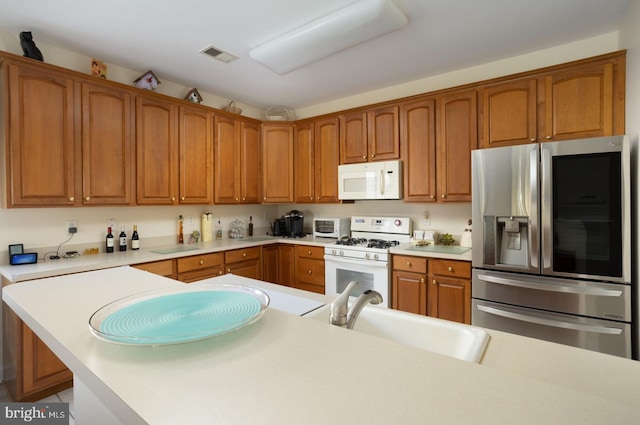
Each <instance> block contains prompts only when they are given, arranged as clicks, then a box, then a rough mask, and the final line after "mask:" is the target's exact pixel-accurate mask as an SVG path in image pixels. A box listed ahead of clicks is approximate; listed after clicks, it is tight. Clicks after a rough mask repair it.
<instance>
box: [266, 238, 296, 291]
mask: <svg viewBox="0 0 640 425" xmlns="http://www.w3.org/2000/svg"><path fill="white" fill-rule="evenodd" d="M295 278H296V275H295V247H293V246H291V245H287V244H276V245H267V246H263V247H262V280H264V281H265V282H271V283H276V284H278V285H284V286H293V284H294V281H295Z"/></svg>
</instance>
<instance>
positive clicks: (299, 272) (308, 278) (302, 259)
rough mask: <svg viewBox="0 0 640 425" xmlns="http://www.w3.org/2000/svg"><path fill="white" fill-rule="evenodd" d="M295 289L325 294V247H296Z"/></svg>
mask: <svg viewBox="0 0 640 425" xmlns="http://www.w3.org/2000/svg"><path fill="white" fill-rule="evenodd" d="M295 255H296V266H295V269H296V280H295V283H294V285H293V287H294V288H297V289H304V290H305V291H311V292H316V293H318V294H324V247H322V246H311V245H296V247H295Z"/></svg>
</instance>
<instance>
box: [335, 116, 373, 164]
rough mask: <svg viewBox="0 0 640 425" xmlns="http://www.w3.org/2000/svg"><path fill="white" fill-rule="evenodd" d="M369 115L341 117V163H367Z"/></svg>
mask: <svg viewBox="0 0 640 425" xmlns="http://www.w3.org/2000/svg"><path fill="white" fill-rule="evenodd" d="M367 128H368V127H367V113H366V112H363V111H359V112H354V113H350V114H344V115H341V116H340V163H341V164H353V163H358V162H367V160H368V154H367V149H368V148H367V144H368V142H367V140H368V138H367Z"/></svg>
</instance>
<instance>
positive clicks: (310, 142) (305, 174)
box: [293, 122, 315, 203]
mask: <svg viewBox="0 0 640 425" xmlns="http://www.w3.org/2000/svg"><path fill="white" fill-rule="evenodd" d="M313 130H314V125H313V123H309V122H307V123H302V124H296V127H295V137H294V147H293V155H294V161H293V178H294V182H295V184H294V201H295V202H296V203H313V202H315V146H314V143H315V138H314V134H313Z"/></svg>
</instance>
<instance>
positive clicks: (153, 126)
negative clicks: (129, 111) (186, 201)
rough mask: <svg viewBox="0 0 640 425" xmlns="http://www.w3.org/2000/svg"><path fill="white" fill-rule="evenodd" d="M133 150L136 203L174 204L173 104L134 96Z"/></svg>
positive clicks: (175, 141) (175, 136)
mask: <svg viewBox="0 0 640 425" xmlns="http://www.w3.org/2000/svg"><path fill="white" fill-rule="evenodd" d="M136 153H137V156H136V159H137V161H136V164H137V200H138V204H142V205H174V204H176V203H177V200H178V199H177V198H178V113H177V109H176V105H175V104H174V103H172V102H168V101H163V100H160V99H155V98H151V97H145V96H141V95H140V96H137V97H136Z"/></svg>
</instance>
